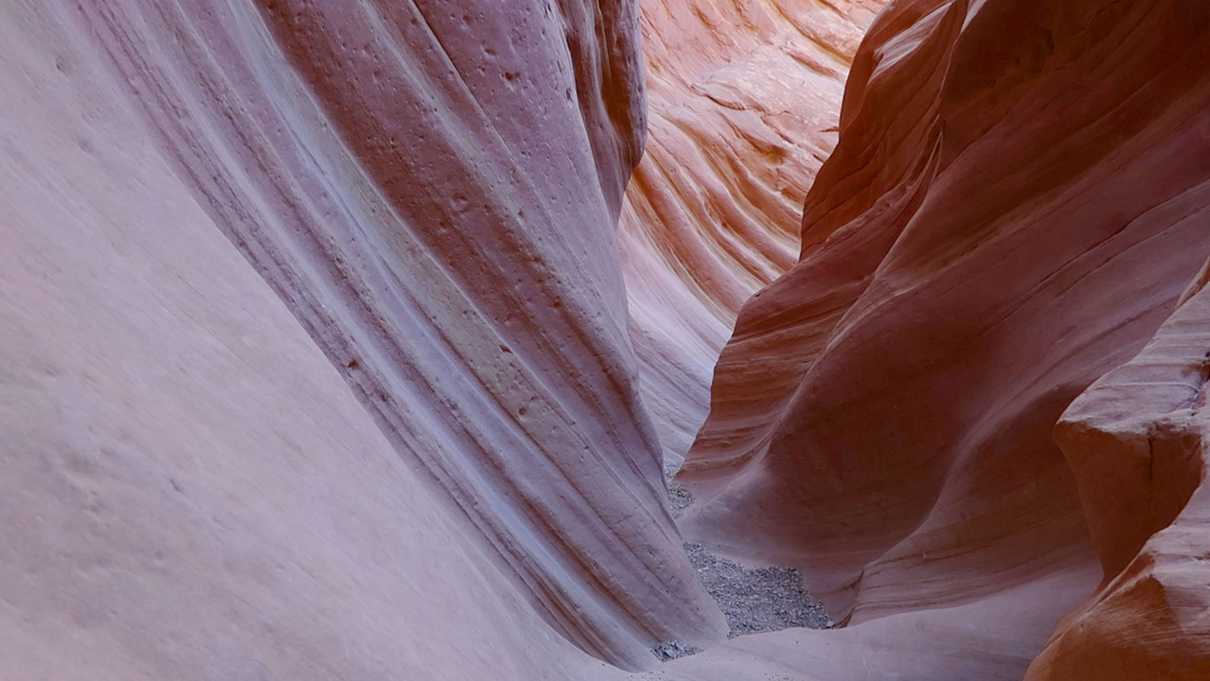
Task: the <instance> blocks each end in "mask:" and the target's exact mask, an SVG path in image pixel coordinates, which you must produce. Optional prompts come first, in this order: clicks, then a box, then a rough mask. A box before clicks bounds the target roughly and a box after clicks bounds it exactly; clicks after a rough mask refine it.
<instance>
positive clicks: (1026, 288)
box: [682, 0, 1210, 679]
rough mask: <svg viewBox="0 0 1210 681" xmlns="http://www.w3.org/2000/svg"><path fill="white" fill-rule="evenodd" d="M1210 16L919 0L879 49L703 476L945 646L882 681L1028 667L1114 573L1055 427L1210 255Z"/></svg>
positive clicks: (724, 372)
mask: <svg viewBox="0 0 1210 681" xmlns="http://www.w3.org/2000/svg"><path fill="white" fill-rule="evenodd" d="M1208 31H1210V7H1207V6H1205V5H1203V4H1201V3H1191V2H1181V1H1176V0H1173V1H1167V2H1154V3H1113V2H1100V1H1092V0H1085V1H1082V2H1069V3H1027V2H1017V1H1015V0H986V1H985V2H970V3H968V2H959V1H955V2H940V1H937V0H932V1H919V0H916V1H904V2H897V3H895V4H893V5H892V6H891V7H890V8H889V9H888V10H887V11H886V12H885V13H884V14H882V15H881V16H880V17H879V19H878V20H877V21H876V22H875V23H874V24H873V26H872V27H871V30H870V33H869V34H868V36H867V38H866V40H865V42H864V43H863V45H862V47H861V49H860V50H859V51H858V54H857V56H856V58H855V60H854V64H853V69H852V72H851V76H850V82H849V84H848V86H847V89H846V94H845V101H844V105H843V110H842V113H841V131H840V142H839V144H838V146H837V149H836V151H835V153H834V154H833V155H832V157H831V158H830V159H829V160H828V161H827V163H826V164H825V165H824V167H823V168H822V169H821V171H820V173H819V175H818V178H817V180H816V183H815V185H814V186H813V187H812V190H811V192H810V194H809V196H808V198H807V201H806V210H805V215H804V221H803V240H802V241H803V243H802V257H801V260H800V262H799V263H798V264H797V265H796V266H795V267H794V268H793V269H792V270H791V271H790V272H789V273H787V274H786V275H785V276H784V277H782V278H781V279H779V280H778V281H777V282H776V283H775V284H773V285H772V286H770V287H768V288H767V289H765V290H763V291H762V292H761V293H760V294H758V295H757V296H756V297H755V298H754V299H753V300H751V301H749V302H748V303H747V304H745V306H744V308H743V310H742V311H741V313H740V315H739V319H738V323H737V327H736V330H735V332H734V335H733V337H732V339H731V341H730V342H729V343H728V345H727V347H726V349H725V350H724V352H723V355H722V357H721V359H720V361H719V364H718V367H717V370H716V374H715V379H714V386H713V388H712V404H711V413H710V417H709V419H708V420H707V422H706V423H705V425H704V426H703V429H702V432H701V434H700V436H699V438H698V440H697V442H696V443H695V445H694V449H693V450H692V451H691V452H690V454H689V457H688V460H687V463H686V467H685V469H684V470H683V472H682V479H683V481H684V482H685V484H686V485H687V486H688V487H689V488H690V489H691V490H692V491H694V492H695V494H696V496H697V498H698V499H699V501H698V503H697V505H696V506H695V507H694V508H693V509H691V515H690V516H689V517H688V518H687V529H688V532H689V534H690V535H691V536H692V537H693V538H695V539H699V540H701V541H703V542H705V543H707V544H708V545H713V546H716V547H718V548H721V549H722V550H724V551H726V552H728V553H731V554H734V555H738V556H740V557H748V558H752V559H754V560H758V561H771V562H779V563H782V564H786V563H790V564H796V565H799V566H801V567H802V568H803V569H804V571H805V574H806V575H807V582H808V585H809V586H811V587H812V588H813V589H814V590H816V591H817V592H818V593H822V595H824V596H826V597H827V598H826V601H827V602H828V603H829V604H830V605H831V607H832V608H833V610H834V613H835V614H837V615H838V616H840V617H845V618H848V620H849V621H850V623H851V624H854V625H858V626H854V627H853V628H852V629H851V630H850V632H849V633H845V634H843V637H844V638H845V639H846V640H850V639H852V638H861V637H864V636H867V635H868V634H866V633H864V632H869V631H870V630H869V629H867V628H866V627H875V626H876V627H878V629H877V630H878V631H882V632H884V633H886V634H887V636H890V638H886V637H880V638H879V640H882V641H883V642H884V643H883V645H888V646H900V647H904V648H917V647H920V648H922V649H923V650H924V652H923V653H922V657H931V658H932V659H930V660H920V664H918V665H917V664H909V663H908V662H907V661H905V662H904V664H903V665H902V666H897V667H894V666H891V665H890V662H891V660H889V659H888V660H886V661H885V662H886V666H878V665H875V666H874V667H873V671H870V672H868V673H869V674H870V678H879V677H878V676H877V674H879V673H884V672H886V670H888V669H894V670H895V671H896V673H898V674H900V675H901V676H900V678H920V679H948V678H953V679H959V678H975V677H978V678H1020V676H1021V675H1022V674H1023V673H1024V668H1025V663H1026V662H1027V661H1028V659H1029V657H1031V656H1032V654H1034V652H1036V651H1037V650H1039V649H1040V648H1041V645H1042V642H1043V639H1044V638H1045V636H1047V635H1048V633H1049V632H1050V631H1051V630H1052V627H1053V626H1054V623H1055V622H1056V621H1057V620H1058V619H1059V617H1060V616H1061V615H1063V614H1065V613H1066V612H1068V611H1069V610H1071V609H1072V608H1074V607H1075V606H1076V605H1077V603H1076V601H1077V600H1078V599H1080V598H1081V597H1083V596H1086V595H1087V594H1089V593H1091V592H1092V590H1093V589H1094V588H1095V585H1096V584H1095V582H1096V578H1095V576H1094V575H1095V572H1094V570H1095V564H1094V562H1093V561H1094V560H1095V559H1094V557H1093V554H1092V552H1091V545H1090V541H1089V529H1088V527H1087V525H1086V520H1085V513H1084V510H1083V507H1082V506H1081V504H1080V501H1079V499H1080V497H1079V495H1078V494H1077V486H1076V479H1075V476H1073V473H1072V470H1071V468H1070V467H1069V466H1068V464H1067V461H1066V460H1065V459H1064V457H1063V454H1062V452H1061V451H1060V450H1059V448H1058V447H1056V446H1055V444H1054V443H1053V441H1052V439H1051V431H1052V427H1053V425H1054V424H1055V422H1056V421H1057V420H1058V419H1059V416H1060V415H1061V414H1062V413H1063V410H1064V409H1065V408H1066V407H1067V405H1068V404H1069V403H1070V402H1071V401H1072V400H1073V399H1074V398H1075V397H1076V396H1077V395H1079V394H1080V393H1081V392H1082V391H1083V390H1084V389H1085V388H1087V386H1088V385H1089V384H1091V383H1092V382H1093V381H1094V380H1096V379H1097V378H1098V377H1099V376H1101V375H1103V374H1104V373H1106V372H1107V371H1108V370H1110V369H1111V368H1113V367H1114V366H1117V365H1120V364H1121V363H1122V362H1123V361H1125V360H1126V359H1127V358H1128V357H1130V356H1131V355H1133V354H1134V353H1136V352H1137V351H1138V350H1139V349H1140V348H1141V347H1142V346H1143V345H1144V344H1145V343H1146V342H1147V340H1148V339H1149V338H1150V337H1151V336H1152V334H1153V333H1154V332H1155V330H1156V329H1157V328H1158V327H1159V326H1160V324H1161V323H1162V322H1163V320H1164V319H1165V318H1166V317H1167V316H1168V315H1169V314H1170V313H1171V311H1172V309H1173V306H1174V304H1175V303H1176V301H1177V299H1178V298H1179V297H1180V296H1181V294H1182V291H1183V290H1184V289H1185V287H1186V285H1187V283H1188V281H1189V279H1190V278H1191V277H1192V276H1193V275H1194V273H1195V272H1196V271H1197V270H1198V269H1199V267H1200V266H1201V265H1202V263H1203V262H1204V260H1205V257H1206V253H1207V252H1208V251H1210V228H1208V227H1207V221H1208V220H1210V215H1207V212H1206V210H1207V206H1210V184H1207V181H1208V180H1210V165H1207V164H1206V162H1205V159H1206V158H1207V157H1208V156H1207V152H1208V151H1210V148H1208V146H1210V138H1208V137H1207V135H1206V130H1207V129H1208V128H1207V126H1208V125H1210V118H1208V117H1207V115H1206V113H1205V112H1206V111H1207V105H1208V104H1210V78H1207V77H1206V75H1205V70H1204V69H1203V68H1201V66H1200V65H1201V64H1204V63H1206V60H1207V58H1210V43H1208V42H1207V40H1206V39H1207V37H1208V36H1207V32H1208ZM1093 531H1094V539H1095V527H1094V530H1093ZM1057 582H1062V583H1063V584H1064V586H1063V588H1059V589H1056V588H1055V584H1056V583H1057ZM1006 594H1013V598H1012V599H1006V598H1005V595H1006ZM997 603H998V605H995V604H997ZM925 609H928V611H929V613H930V614H925V613H924V612H923V611H924V610H925ZM945 609H951V614H952V616H953V617H954V618H956V619H954V620H952V623H951V626H954V627H955V628H959V629H960V630H961V625H960V623H961V622H963V621H966V622H971V623H974V622H977V623H978V624H979V626H980V627H983V626H985V625H987V622H989V621H994V622H995V624H994V625H990V626H988V633H987V635H986V637H987V638H988V640H989V641H990V642H991V643H993V644H994V645H984V646H982V647H977V648H976V649H974V650H971V651H968V656H967V657H966V658H964V659H965V660H966V661H965V662H962V663H961V664H959V663H956V662H954V661H953V660H952V659H949V660H947V659H946V658H945V655H944V652H945V651H946V650H958V649H961V646H960V645H958V644H957V643H956V640H957V639H945V638H944V637H938V636H936V635H928V634H927V633H925V634H922V633H921V632H924V631H927V629H928V627H927V626H926V625H925V624H921V626H920V627H919V628H914V627H913V626H912V623H913V622H918V623H924V622H927V621H931V620H933V619H934V618H935V616H936V613H938V612H942V611H944V610H945ZM976 613H977V614H978V616H977V617H976V616H975V615H976ZM967 617H969V618H970V619H965V618H967ZM853 632H855V633H853ZM888 632H889V633H888ZM998 634H1003V638H1002V639H1001V638H998ZM787 636H788V635H787ZM801 636H802V637H805V638H804V640H805V641H807V642H806V643H803V644H802V645H803V646H804V647H805V648H806V649H810V648H811V646H814V645H816V644H814V643H810V642H811V641H816V640H817V638H816V637H815V636H814V635H806V634H804V635H801ZM826 636H827V635H825V637H826ZM964 636H965V635H964ZM998 640H999V641H1003V642H1005V643H1007V645H1008V648H1011V649H1012V652H1011V653H1009V652H1008V648H1004V647H999V648H998V647H997V646H998V645H999V644H998V643H995V642H996V641H998ZM818 645H821V646H822V645H826V644H824V643H819V644H818ZM765 646H766V644H764V643H758V642H751V643H746V642H745V643H736V644H732V645H731V648H732V649H737V648H738V649H741V650H744V651H747V652H746V653H745V654H751V655H752V656H755V657H758V658H759V657H762V655H763V652H764V650H763V649H764V647H765ZM1033 646H1036V647H1034V648H1033V651H1032V652H1031V650H1030V648H1031V647H1033ZM993 651H999V652H1002V653H1004V655H999V654H998V653H997V654H993ZM734 654H736V653H732V655H734ZM862 654H864V653H862ZM717 656H718V657H717V659H714V658H712V656H711V653H707V655H706V656H705V657H704V658H703V659H702V660H698V661H694V662H692V663H686V668H689V667H691V666H692V665H698V666H697V667H693V669H694V670H696V671H702V670H703V669H705V668H707V667H709V665H710V664H712V663H715V664H723V661H724V659H728V658H727V656H728V653H726V652H725V651H720V652H719V653H717ZM765 657H767V656H765ZM979 658H983V663H984V664H986V665H987V669H986V670H985V675H984V676H972V673H973V672H972V669H971V667H970V665H972V664H973V665H976V666H978V665H979V662H978V660H979ZM996 659H999V660H1000V661H1001V662H1002V663H1003V664H1002V666H1001V667H999V668H998V669H997V668H996V667H995V664H994V660H996ZM703 673H704V674H706V675H705V676H702V678H713V677H711V676H709V675H708V673H707V672H703ZM820 678H849V677H833V676H830V675H826V674H825V675H821V676H820ZM858 678H864V677H858Z"/></svg>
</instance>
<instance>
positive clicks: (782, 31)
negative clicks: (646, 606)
mask: <svg viewBox="0 0 1210 681" xmlns="http://www.w3.org/2000/svg"><path fill="white" fill-rule="evenodd" d="M883 2H884V0H845V1H843V2H821V1H819V0H810V1H808V2H803V1H801V0H794V1H789V0H775V1H774V2H763V1H761V2H754V1H753V0H723V1H719V0H654V1H651V2H643V3H642V21H641V25H642V37H643V52H644V55H645V57H646V63H647V77H646V84H647V95H648V109H649V116H648V127H649V130H648V138H647V147H646V154H645V156H644V157H643V161H642V163H640V164H639V166H638V168H637V169H636V171H635V175H634V178H633V179H632V180H631V183H630V185H629V186H628V187H627V191H626V201H625V202H624V204H623V208H622V216H621V218H622V219H621V229H620V233H619V240H618V243H619V250H620V252H621V255H622V268H623V273H624V274H625V278H626V287H627V297H628V300H629V309H630V315H631V327H632V331H631V334H632V336H633V338H634V343H635V349H636V352H637V354H638V357H639V361H640V369H641V372H640V373H641V376H642V384H641V385H642V394H643V400H644V404H645V405H646V407H647V408H648V409H649V410H650V412H651V413H652V416H653V418H654V421H655V424H656V428H657V431H658V433H659V436H660V442H661V444H662V445H663V448H664V457H665V466H666V467H667V468H669V469H671V470H675V469H676V468H677V467H678V466H679V465H680V463H681V461H682V460H683V458H684V455H685V452H686V451H687V450H688V449H689V445H690V444H691V443H692V441H693V437H694V435H695V434H696V433H697V429H698V427H699V426H700V425H701V422H702V419H704V418H705V416H706V411H707V407H708V400H709V388H710V374H711V371H712V370H713V367H714V363H715V361H716V360H717V358H718V354H719V351H720V350H721V349H722V347H723V344H724V342H725V341H726V339H727V334H728V333H729V332H730V331H731V327H732V326H733V325H734V323H735V314H736V312H737V311H738V310H739V307H740V305H741V304H742V303H743V301H744V300H745V299H746V298H748V297H749V296H751V295H752V294H753V293H755V292H756V290H757V289H759V288H760V287H762V286H765V285H768V284H769V283H771V282H772V281H773V280H774V279H775V278H776V277H777V276H778V275H780V274H782V273H783V272H785V271H786V270H787V269H788V268H789V267H790V266H791V265H792V264H793V263H794V256H795V254H796V253H797V250H798V230H799V224H800V222H801V219H802V200H803V196H805V195H806V193H807V189H808V187H810V185H811V182H812V180H813V179H814V177H815V173H816V172H817V171H818V170H819V166H820V164H821V163H822V162H823V159H825V158H827V156H828V154H829V153H831V151H832V148H833V146H835V144H836V117H837V113H838V112H839V110H840V99H841V95H842V92H843V86H844V79H845V76H846V74H847V73H848V69H849V62H850V60H851V58H852V54H853V52H854V51H855V50H856V49H857V45H858V43H859V42H860V40H861V36H862V33H863V32H864V30H865V28H866V26H867V25H868V24H869V22H870V21H871V20H872V19H873V16H874V14H875V12H876V10H877V9H878V8H880V7H881V6H882V5H883Z"/></svg>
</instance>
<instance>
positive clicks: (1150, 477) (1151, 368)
mask: <svg viewBox="0 0 1210 681" xmlns="http://www.w3.org/2000/svg"><path fill="white" fill-rule="evenodd" d="M1205 286H1206V282H1205V279H1204V277H1201V278H1199V280H1198V281H1197V282H1196V283H1195V285H1194V288H1192V289H1190V292H1189V293H1188V294H1187V296H1188V298H1189V299H1188V300H1187V301H1186V302H1185V303H1184V304H1183V305H1182V306H1181V307H1180V309H1179V310H1178V311H1177V312H1176V313H1175V314H1174V315H1173V316H1172V318H1171V319H1169V320H1168V322H1167V323H1166V324H1164V326H1163V327H1162V328H1161V329H1160V331H1159V333H1158V334H1156V337H1155V339H1154V340H1152V341H1151V342H1150V343H1149V344H1148V345H1147V347H1146V348H1144V349H1143V351H1142V352H1141V353H1140V354H1139V355H1138V356H1137V357H1135V358H1134V359H1133V360H1131V361H1130V362H1128V363H1126V364H1125V365H1124V366H1122V367H1121V368H1119V369H1115V370H1114V371H1112V372H1110V373H1109V374H1108V375H1106V376H1105V377H1104V378H1102V379H1101V380H1099V381H1097V382H1096V383H1095V384H1094V385H1093V386H1092V387H1091V388H1090V389H1089V390H1088V391H1087V392H1085V393H1084V394H1083V395H1081V396H1080V398H1079V399H1077V400H1076V401H1075V403H1073V404H1072V405H1071V407H1070V408H1068V410H1067V411H1066V413H1064V415H1063V419H1062V420H1061V421H1060V422H1059V425H1058V427H1057V429H1056V431H1055V438H1056V441H1057V442H1058V443H1059V445H1060V446H1061V447H1062V448H1063V453H1064V454H1065V455H1066V456H1067V459H1068V461H1069V462H1070V463H1071V467H1072V470H1073V471H1075V476H1076V482H1077V484H1078V486H1079V489H1080V498H1081V501H1082V502H1083V504H1084V508H1085V510H1086V512H1087V516H1088V525H1089V530H1090V532H1091V534H1092V539H1093V544H1094V545H1095V546H1096V548H1097V553H1098V555H1099V556H1100V557H1101V564H1102V566H1103V567H1104V571H1105V580H1104V582H1103V583H1102V586H1101V588H1100V589H1099V590H1098V592H1097V594H1096V596H1095V597H1094V598H1093V599H1092V600H1091V602H1090V603H1088V604H1087V605H1086V606H1085V607H1083V608H1081V609H1080V610H1079V611H1077V612H1076V613H1075V614H1073V615H1072V616H1070V617H1069V618H1067V620H1066V621H1065V622H1064V623H1063V625H1062V626H1061V627H1060V629H1059V631H1058V633H1057V634H1056V636H1055V638H1054V640H1053V641H1052V642H1051V643H1050V645H1049V646H1048V647H1047V649H1046V651H1045V652H1044V653H1043V654H1042V655H1041V656H1040V657H1039V658H1038V660H1037V661H1036V662H1035V663H1034V665H1033V666H1032V667H1031V668H1030V673H1029V675H1028V676H1027V677H1026V679H1027V680H1028V681H1042V680H1047V681H1049V680H1051V679H1056V680H1057V679H1072V680H1076V681H1078V680H1080V679H1089V680H1091V679H1109V680H1113V679H1142V678H1156V679H1161V678H1162V679H1173V680H1174V681H1185V680H1188V681H1193V680H1194V679H1205V678H1210V594H1208V593H1207V590H1206V584H1207V583H1208V582H1210V562H1208V561H1210V546H1208V545H1207V541H1206V537H1207V536H1208V535H1207V532H1208V531H1210V489H1208V488H1207V486H1206V468H1207V467H1206V457H1207V454H1208V451H1207V442H1208V436H1210V417H1208V416H1207V413H1206V407H1207V404H1206V395H1207V393H1206V387H1207V380H1208V379H1210V289H1206V288H1205Z"/></svg>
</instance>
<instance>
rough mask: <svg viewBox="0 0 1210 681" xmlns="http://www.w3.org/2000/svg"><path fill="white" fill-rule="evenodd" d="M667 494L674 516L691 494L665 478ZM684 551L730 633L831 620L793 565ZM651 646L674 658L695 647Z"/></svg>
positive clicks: (696, 548)
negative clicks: (757, 564) (748, 563)
mask: <svg viewBox="0 0 1210 681" xmlns="http://www.w3.org/2000/svg"><path fill="white" fill-rule="evenodd" d="M668 500H669V503H670V505H671V507H672V514H673V516H674V517H679V516H680V515H681V514H682V513H683V512H684V511H685V509H686V508H688V507H689V505H690V504H692V503H693V496H692V495H691V494H690V493H689V492H688V491H687V490H685V489H684V488H681V487H679V486H677V485H675V484H670V485H669V486H668ZM685 553H686V554H687V555H688V556H689V562H690V564H691V565H693V568H694V569H695V570H696V571H697V576H698V579H699V580H701V583H702V586H704V587H705V588H706V591H707V592H708V593H709V594H710V595H711V596H713V597H714V600H715V601H717V602H718V605H719V608H721V609H722V611H723V614H724V615H726V617H727V624H728V625H730V627H731V632H730V637H731V638H734V637H736V636H743V635H745V634H755V633H758V632H762V631H778V630H781V629H789V628H792V627H808V628H811V629H828V628H831V627H832V626H834V624H833V622H832V620H831V618H829V617H828V614H827V613H826V612H825V611H824V609H823V606H822V605H821V604H820V602H819V601H818V600H817V599H816V598H815V597H813V596H811V594H809V593H807V591H806V589H804V588H803V586H802V575H801V574H800V573H799V571H798V570H796V569H795V568H789V567H762V568H754V569H751V570H749V569H746V568H744V567H743V566H742V565H739V564H738V563H735V562H733V561H730V560H727V559H726V558H723V557H721V556H716V555H714V554H713V553H710V552H709V551H707V550H706V548H705V547H703V546H702V545H701V544H685ZM652 652H653V653H654V654H655V656H656V657H658V658H660V659H661V660H674V659H676V658H678V657H685V656H686V655H693V654H695V653H698V652H701V651H700V650H698V649H697V648H694V647H693V646H689V645H685V644H684V643H681V642H680V641H666V642H664V643H662V644H660V645H659V646H656V647H655V648H654V649H653V650H652Z"/></svg>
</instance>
